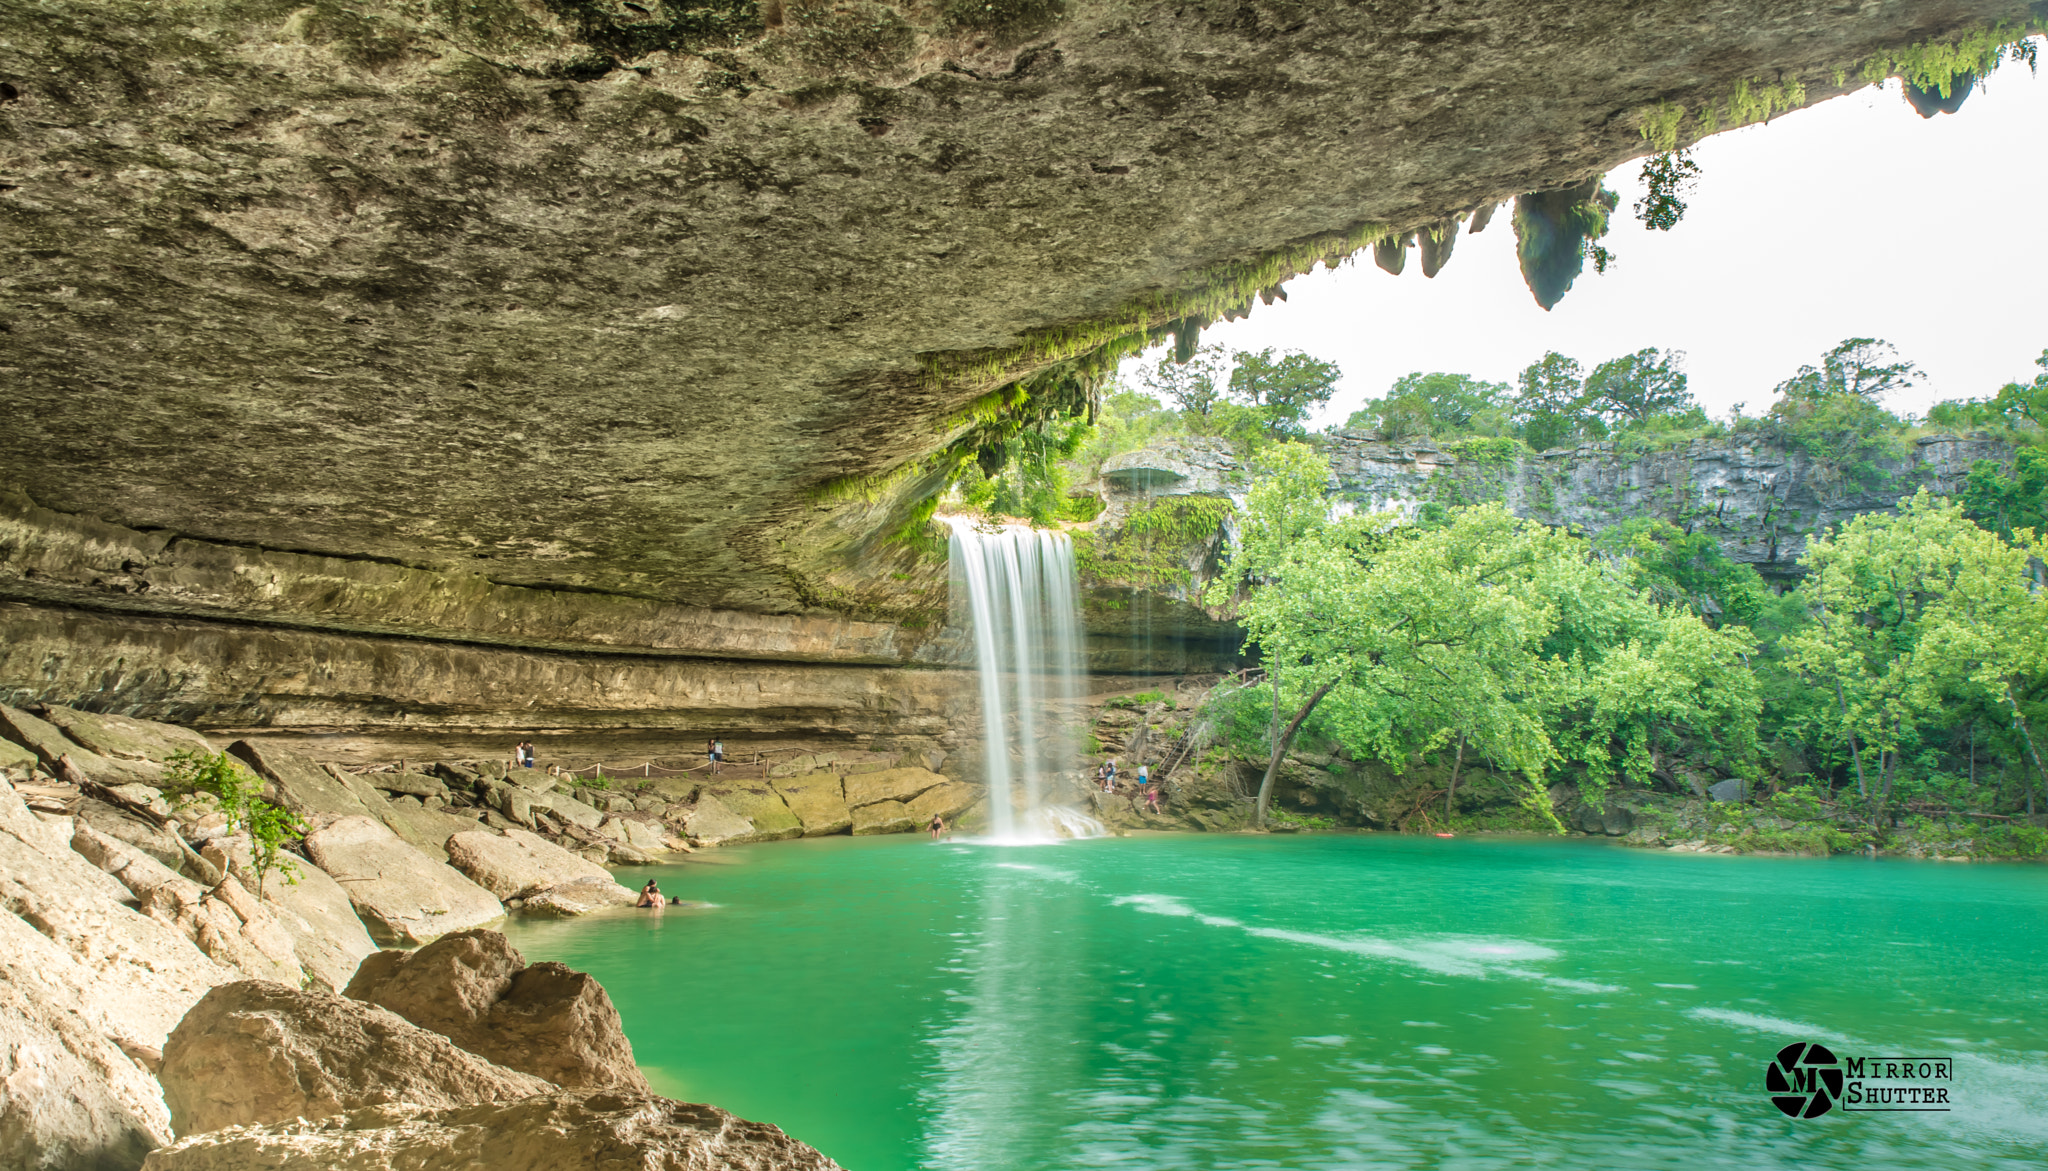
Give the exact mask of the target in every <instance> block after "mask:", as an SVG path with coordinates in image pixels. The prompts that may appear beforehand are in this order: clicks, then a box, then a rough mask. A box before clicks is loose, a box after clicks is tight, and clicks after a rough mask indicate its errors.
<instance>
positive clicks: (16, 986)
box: [0, 911, 171, 1171]
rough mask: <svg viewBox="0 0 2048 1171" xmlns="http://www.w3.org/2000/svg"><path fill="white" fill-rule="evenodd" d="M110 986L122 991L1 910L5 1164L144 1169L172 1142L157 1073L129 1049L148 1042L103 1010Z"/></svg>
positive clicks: (95, 1170) (0, 1154)
mask: <svg viewBox="0 0 2048 1171" xmlns="http://www.w3.org/2000/svg"><path fill="white" fill-rule="evenodd" d="M110 993H112V994H113V995H120V993H119V992H118V991H115V990H111V989H108V988H106V987H105V986H104V985H103V984H102V982H101V980H100V979H99V978H98V977H97V976H96V975H95V974H94V973H93V972H91V971H89V970H88V969H87V968H86V967H85V966H84V965H83V964H81V963H80V962H79V960H78V958H77V957H76V956H74V955H72V954H71V953H70V952H69V951H67V950H65V949H64V948H62V947H60V946H58V945H57V944H56V943H54V942H52V941H51V940H50V939H48V938H46V937H45V936H44V935H42V934H41V933H40V932H38V931H37V930H36V929H35V928H33V927H31V926H29V925H28V924H27V923H26V922H24V921H22V920H21V919H19V918H16V917H15V916H14V915H11V914H8V913H6V912H4V911H0V1167H7V1168H10V1169H15V1168H18V1169H20V1171H99V1169H100V1168H113V1167H134V1166H136V1165H138V1164H139V1163H141V1162H142V1157H143V1156H144V1155H145V1154H147V1153H148V1151H149V1149H150V1148H151V1147H154V1146H158V1145H159V1144H162V1143H165V1142H168V1141H170V1138H171V1120H170V1115H169V1114H168V1113H167V1112H166V1111H165V1110H164V1107H163V1101H162V1098H161V1097H160V1095H159V1092H158V1090H157V1085H156V1081H155V1079H153V1078H152V1077H151V1076H150V1074H151V1071H150V1070H148V1069H146V1068H144V1067H143V1066H142V1065H141V1064H140V1063H139V1062H137V1060H136V1059H135V1058H132V1057H130V1056H129V1055H128V1052H127V1049H135V1050H137V1051H138V1052H141V1051H143V1050H144V1049H145V1046H144V1045H143V1044H142V1043H140V1042H138V1041H135V1040H132V1039H131V1038H130V1037H129V1036H127V1035H125V1034H124V1033H123V1030H122V1029H121V1028H120V1026H118V1025H116V1024H115V1023H114V1022H112V1021H110V1020H109V1019H108V1018H107V1017H106V1015H105V1014H104V1013H103V1012H102V1010H101V1006H102V1005H103V1004H105V1003H106V1001H105V997H107V996H108V995H109V994H110ZM129 995H132V993H130V994H129ZM124 1042H126V1046H125V1047H124V1044H123V1043H124Z"/></svg>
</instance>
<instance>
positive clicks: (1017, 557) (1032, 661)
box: [950, 517, 1100, 838]
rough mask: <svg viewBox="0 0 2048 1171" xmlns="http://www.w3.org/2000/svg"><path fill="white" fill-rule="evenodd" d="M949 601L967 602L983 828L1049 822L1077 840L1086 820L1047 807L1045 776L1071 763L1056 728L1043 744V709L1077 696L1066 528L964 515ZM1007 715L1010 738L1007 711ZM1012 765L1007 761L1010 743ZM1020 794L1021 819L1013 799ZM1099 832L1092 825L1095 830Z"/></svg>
mask: <svg viewBox="0 0 2048 1171" xmlns="http://www.w3.org/2000/svg"><path fill="white" fill-rule="evenodd" d="M950 523H951V525H952V529H953V539H952V544H951V548H950V555H951V561H952V571H953V597H954V599H955V601H956V602H958V601H960V600H964V601H965V602H966V604H967V617H968V620H969V621H970V622H971V623H972V625H973V630H974V654H975V666H976V667H977V669H978V673H979V675H980V677H981V716H982V726H983V741H984V743H985V745H986V751H987V764H986V775H987V780H988V795H989V829H990V832H991V833H992V835H993V836H995V837H996V838H1015V837H1017V836H1019V831H1020V829H1021V830H1022V831H1023V832H1024V833H1025V834H1029V835H1037V834H1039V833H1043V832H1046V831H1049V830H1050V829H1051V828H1052V827H1053V826H1054V825H1058V826H1060V827H1061V828H1063V829H1064V830H1065V832H1066V833H1068V834H1069V835H1071V836H1076V837H1079V836H1085V834H1086V832H1087V826H1083V825H1079V824H1077V821H1076V819H1079V821H1081V822H1087V823H1089V824H1090V825H1092V824H1093V819H1091V818H1087V817H1086V816H1085V815H1082V814H1079V813H1078V812H1076V811H1070V810H1064V809H1060V810H1057V811H1056V812H1055V808H1054V807H1049V806H1047V805H1046V802H1045V796H1046V786H1045V780H1046V775H1047V773H1048V772H1059V771H1062V770H1065V769H1069V768H1072V767H1074V764H1075V761H1074V749H1073V746H1072V744H1071V743H1070V742H1069V741H1068V739H1067V738H1066V736H1064V735H1063V734H1055V735H1054V736H1053V737H1052V739H1051V742H1050V746H1048V743H1047V740H1046V731H1047V730H1048V727H1050V728H1051V730H1054V731H1055V732H1057V731H1058V730H1057V728H1056V727H1055V726H1045V727H1042V725H1043V724H1044V719H1043V717H1044V716H1045V714H1046V711H1047V708H1048V706H1051V705H1057V706H1056V708H1055V709H1054V710H1057V711H1063V712H1071V711H1073V710H1074V707H1075V700H1076V699H1077V698H1078V696H1079V694H1080V688H1079V678H1080V664H1081V634H1080V623H1079V621H1078V616H1079V613H1080V603H1079V590H1078V588H1077V586H1076V576H1075V573H1074V545H1073V542H1072V541H1070V540H1069V539H1068V538H1067V535H1066V534H1065V533H1049V532H1043V531H1040V530H1038V529H1031V528H1025V527H1023V526H1005V527H1002V528H996V529H989V528H982V527H979V526H977V525H976V524H975V522H974V521H972V520H969V519H966V518H957V517H956V518H954V519H953V520H952V521H951V522H950ZM1012 716H1015V718H1016V719H1015V723H1016V728H1015V738H1014V739H1012V732H1011V717H1012ZM1013 748H1014V749H1015V756H1016V762H1015V763H1014V765H1013V763H1012V760H1011V756H1012V749H1013ZM1020 794H1021V796H1022V797H1023V801H1022V805H1023V817H1022V821H1023V824H1022V825H1021V826H1020V818H1019V814H1018V811H1017V804H1018V801H1017V797H1018V796H1019V795H1020ZM1094 829H1095V832H1100V826H1094Z"/></svg>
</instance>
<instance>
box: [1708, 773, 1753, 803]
mask: <svg viewBox="0 0 2048 1171" xmlns="http://www.w3.org/2000/svg"><path fill="white" fill-rule="evenodd" d="M1707 796H1709V797H1711V798H1713V799H1714V800H1716V801H1747V800H1748V799H1749V782H1747V781H1745V780H1743V779H1742V778H1741V777H1729V778H1728V779H1727V780H1725V781H1722V782H1720V783H1719V784H1713V785H1708V786H1707Z"/></svg>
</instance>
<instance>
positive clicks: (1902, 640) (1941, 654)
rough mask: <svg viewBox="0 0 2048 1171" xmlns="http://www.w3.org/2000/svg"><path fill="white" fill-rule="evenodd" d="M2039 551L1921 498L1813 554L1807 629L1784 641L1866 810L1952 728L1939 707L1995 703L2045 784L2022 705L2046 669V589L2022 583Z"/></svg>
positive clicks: (1807, 564) (1946, 504)
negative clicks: (1817, 689) (1825, 704)
mask: <svg viewBox="0 0 2048 1171" xmlns="http://www.w3.org/2000/svg"><path fill="white" fill-rule="evenodd" d="M2040 551H2041V550H2040V547H2039V546H2038V545H2037V544H2036V543H2035V541H2034V538H2033V536H2032V534H2025V535H2024V538H2023V540H2022V541H2021V542H2019V543H2008V542H2006V541H2003V540H2001V539H2000V538H1999V537H1998V536H1997V534H1995V533H1990V532H1986V531H1985V530H1984V529H1982V528H1980V527H1978V526H1977V525H1976V524H1974V523H1972V522H1971V521H1970V520H1969V519H1968V518H1967V517H1965V516H1963V514H1962V505H1961V504H1960V503H1959V502H1957V501H1953V500H1944V499H1941V498H1939V497H1934V496H1930V495H1929V494H1928V493H1927V492H1926V491H1925V490H1924V489H1923V490H1922V491H1921V492H1920V493H1918V494H1917V495H1915V496H1912V497H1910V498H1908V499H1906V500H1902V501H1900V503H1899V512H1898V514H1897V515H1896V516H1891V515H1884V514H1879V513H1867V514H1865V515H1862V516H1859V517H1857V518H1855V519H1854V520H1852V521H1850V522H1849V523H1848V524H1847V525H1845V526H1843V527H1842V528H1841V530H1840V531H1838V532H1837V533H1835V534H1833V535H1832V536H1829V537H1825V538H1821V539H1818V540H1815V541H1814V542H1812V543H1811V544H1810V545H1808V547H1807V551H1806V553H1805V555H1804V556H1802V557H1801V558H1800V565H1801V566H1802V567H1803V568H1805V569H1806V571H1807V573H1808V579H1807V581H1806V583H1805V584H1804V585H1803V586H1802V590H1801V592H1802V593H1803V594H1804V595H1805V596H1806V598H1807V599H1808V601H1809V603H1810V605H1811V606H1812V607H1813V611H1814V618H1815V622H1814V624H1813V626H1811V627H1810V628H1808V629H1806V630H1804V631H1801V632H1799V633H1797V634H1793V635H1790V636H1788V637H1787V638H1786V639H1785V640H1784V645H1785V647H1786V648H1787V650H1788V651H1789V661H1790V662H1791V664H1792V665H1793V666H1794V667H1796V668H1797V669H1799V670H1801V671H1803V672H1804V673H1805V674H1806V675H1807V677H1809V678H1810V679H1812V680H1814V681H1815V682H1816V683H1818V684H1820V685H1821V686H1822V687H1823V688H1825V689H1826V690H1827V692H1828V693H1829V694H1830V696H1831V697H1832V698H1833V700H1834V704H1835V710H1834V713H1833V718H1834V731H1835V732H1836V734H1837V735H1838V736H1840V737H1841V739H1842V741H1843V742H1844V743H1845V745H1846V746H1847V748H1848V750H1849V755H1850V760H1851V763H1852V765H1853V768H1854V771H1855V777H1856V789H1857V793H1858V795H1859V796H1861V797H1863V798H1864V799H1865V800H1866V801H1867V802H1868V803H1869V805H1870V808H1871V809H1872V811H1873V814H1876V813H1878V812H1881V811H1882V810H1883V809H1884V808H1885V806H1886V805H1887V804H1888V803H1889V802H1890V800H1891V796H1892V793H1893V790H1894V788H1895V787H1896V784H1897V779H1898V774H1899V770H1900V767H1901V762H1902V761H1903V760H1904V759H1905V758H1906V757H1907V756H1909V755H1910V754H1911V753H1912V752H1913V751H1914V750H1915V749H1916V748H1918V747H1919V745H1920V743H1921V741H1922V732H1923V730H1924V728H1926V727H1930V726H1932V727H1939V726H1941V725H1943V724H1945V723H1949V722H1952V720H1953V717H1952V715H1951V713H1948V712H1946V711H1945V710H1944V708H1945V705H1947V704H1948V703H1950V702H1951V701H1952V700H1953V699H1954V698H1955V697H1957V696H1958V695H1964V694H1973V695H1975V696H1976V697H1979V698H1981V699H1983V700H1985V701H1987V702H1990V703H1993V704H1996V705H1998V706H2000V707H2002V708H2003V709H2004V710H2005V711H2006V712H2007V713H2008V714H2009V715H2010V718H2011V719H2012V721H2013V731H2014V733H2015V736H2016V738H2017V739H2018V741H2019V743H2020V746H2021V748H2022V750H2023V751H2024V753H2025V754H2026V756H2027V758H2028V759H2030V760H2032V761H2033V763H2034V768H2035V771H2036V774H2037V779H2040V780H2042V781H2043V783H2044V784H2048V773H2044V772H2042V769H2041V759H2040V753H2039V751H2038V746H2037V743H2036V741H2035V737H2034V732H2033V726H2032V723H2031V718H2030V717H2031V713H2030V712H2029V711H2028V710H2027V704H2026V702H2025V700H2024V696H2025V694H2026V692H2027V690H2028V687H2029V683H2030V681H2033V680H2038V678H2039V676H2040V675H2041V674H2042V673H2043V672H2044V671H2048V592H2043V591H2040V590H2036V589H2032V588H2030V587H2031V584H2032V583H2031V580H2030V578H2029V576H2028V574H2027V565H2028V560H2029V557H2030V556H2036V555H2038V554H2039V552H2040ZM1873 754H1874V755H1873ZM1873 774H1874V775H1873ZM2028 805H2029V807H2030V808H2031V807H2032V805H2033V796H2032V789H2031V788H2030V789H2029V791H2028Z"/></svg>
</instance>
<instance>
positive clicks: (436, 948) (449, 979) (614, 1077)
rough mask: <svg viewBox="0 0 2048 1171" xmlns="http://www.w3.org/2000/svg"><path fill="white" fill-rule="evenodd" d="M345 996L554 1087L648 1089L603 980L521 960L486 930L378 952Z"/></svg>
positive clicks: (506, 942) (508, 944) (506, 943)
mask: <svg viewBox="0 0 2048 1171" xmlns="http://www.w3.org/2000/svg"><path fill="white" fill-rule="evenodd" d="M347 995H349V996H351V997H354V998H355V999H357V1000H362V1001H366V1002H368V1003H371V1004H375V1005H377V1006H379V1007H381V1008H386V1009H389V1010H391V1011H392V1012H395V1013H397V1014H398V1015H399V1016H402V1017H404V1018H405V1019H406V1020H408V1021H411V1022H412V1023H413V1024H415V1025H418V1026H420V1027H421V1028H423V1029H431V1030H433V1031H434V1032H436V1033H439V1034H441V1035H442V1036H444V1037H447V1038H448V1039H449V1040H451V1041H453V1042H455V1043H456V1044H457V1045H460V1046H462V1047H463V1048H464V1049H467V1050H469V1051H470V1052H471V1053H474V1054H477V1055H478V1056H480V1057H484V1058H487V1059H489V1060H491V1061H494V1062H496V1063H497V1064H499V1065H502V1066H505V1067H506V1068H508V1069H516V1070H519V1071H520V1072H522V1073H530V1074H533V1075H534V1076H536V1077H542V1078H546V1079H547V1080H548V1081H550V1082H553V1083H554V1084H556V1085H558V1086H564V1087H567V1088H570V1089H603V1088H609V1089H616V1090H622V1091H627V1092H633V1093H647V1092H649V1091H648V1086H647V1079H646V1078H645V1077H643V1076H641V1073H640V1070H639V1068H638V1067H637V1066H635V1065H634V1064H633V1046H632V1044H631V1043H630V1042H628V1041H627V1040H626V1033H625V1028H624V1026H623V1025H621V1024H620V1022H619V1013H618V1010H617V1009H616V1008H614V1007H612V1001H611V997H610V996H608V995H606V993H605V990H604V988H603V986H602V985H600V984H599V983H598V982H597V981H596V980H594V979H592V978H591V977H590V976H589V975H587V974H585V973H583V972H577V971H572V970H571V969H569V968H568V967H565V966H564V965H562V964H557V963H541V964H533V965H528V964H527V962H526V960H525V957H523V956H521V955H520V954H519V952H518V950H517V949H515V948H514V947H513V946H512V944H511V942H510V941H509V940H507V939H506V938H505V937H504V935H502V934H500V933H498V932H496V931H464V932H461V933H460V934H457V935H448V936H443V937H442V938H440V939H437V940H435V941H434V942H433V943H430V944H428V945H427V946H425V947H423V948H421V949H420V950H418V951H416V952H402V951H383V952H378V953H377V954H376V955H375V956H372V957H370V959H368V960H366V961H365V962H364V963H363V966H362V967H361V968H360V969H358V970H357V972H356V975H355V979H354V980H352V981H350V982H349V986H348V992H347Z"/></svg>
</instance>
